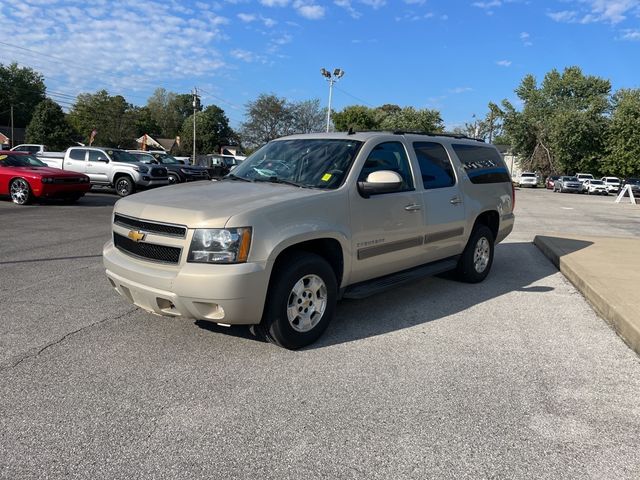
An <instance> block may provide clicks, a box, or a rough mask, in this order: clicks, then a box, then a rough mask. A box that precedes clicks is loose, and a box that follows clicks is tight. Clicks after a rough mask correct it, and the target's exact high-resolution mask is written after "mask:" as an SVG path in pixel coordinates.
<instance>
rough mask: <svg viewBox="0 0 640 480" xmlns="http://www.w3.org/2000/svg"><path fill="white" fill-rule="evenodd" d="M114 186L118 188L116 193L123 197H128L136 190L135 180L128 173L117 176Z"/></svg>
mask: <svg viewBox="0 0 640 480" xmlns="http://www.w3.org/2000/svg"><path fill="white" fill-rule="evenodd" d="M114 187H115V189H116V193H117V194H118V195H120V196H121V197H126V196H127V195H131V194H132V193H134V192H135V191H136V187H135V185H134V183H133V180H132V179H131V177H129V176H128V175H123V176H121V177H118V178H116V181H115V184H114Z"/></svg>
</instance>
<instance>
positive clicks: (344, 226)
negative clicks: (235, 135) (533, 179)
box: [103, 132, 514, 349]
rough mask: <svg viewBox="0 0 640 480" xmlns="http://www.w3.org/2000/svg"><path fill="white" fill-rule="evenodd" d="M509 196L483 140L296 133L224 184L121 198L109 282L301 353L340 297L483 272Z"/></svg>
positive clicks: (508, 221)
mask: <svg viewBox="0 0 640 480" xmlns="http://www.w3.org/2000/svg"><path fill="white" fill-rule="evenodd" d="M203 199H206V201H203ZM177 203H179V205H180V208H176V204H177ZM513 205H514V189H513V185H512V182H511V177H510V175H509V170H508V169H507V167H506V165H505V163H504V161H503V160H502V157H501V156H500V153H499V152H498V150H497V149H496V148H495V147H493V146H492V145H487V144H485V143H484V142H481V141H477V140H474V139H467V138H461V137H460V136H456V137H447V136H443V135H439V136H437V135H426V134H425V135H419V134H408V133H407V134H403V133H399V132H394V133H392V132H386V133H385V132H361V133H353V132H350V133H349V134H347V133H330V134H309V135H296V136H291V137H285V138H281V139H278V140H274V141H272V142H269V143H268V144H267V145H265V146H264V147H262V148H261V149H259V150H258V151H257V152H256V153H254V154H253V155H251V156H250V157H249V158H247V160H245V161H244V162H243V163H242V164H241V165H240V166H238V167H237V168H236V169H235V170H234V171H233V172H232V174H230V175H228V176H227V177H226V178H225V179H224V180H222V181H219V182H197V183H192V184H189V185H184V186H182V188H178V189H158V190H156V191H153V192H147V193H146V194H145V195H141V196H137V198H136V196H134V197H131V198H126V199H122V200H120V201H119V202H118V203H117V204H116V206H115V207H114V217H113V218H114V223H113V226H112V240H111V241H109V242H108V243H107V244H106V245H105V247H104V250H103V258H104V265H105V268H106V274H107V276H108V278H109V280H110V282H111V284H112V286H113V287H114V288H115V289H116V291H117V292H118V293H119V294H121V295H122V296H123V297H124V298H126V299H127V300H128V301H130V302H133V303H135V304H136V305H138V306H140V307H141V308H143V309H146V310H148V311H152V312H154V313H157V314H160V315H167V316H175V317H178V316H182V317H187V318H198V319H206V320H209V321H214V322H218V323H223V324H257V325H259V326H258V329H259V330H261V331H262V332H263V333H264V335H266V337H267V338H269V339H271V340H272V341H273V342H275V343H277V344H278V345H280V346H283V347H286V348H292V349H295V348H300V347H303V346H305V345H308V344H310V343H312V342H313V341H315V340H316V339H317V338H318V337H319V336H320V335H321V334H322V332H323V331H324V330H325V329H326V327H327V325H328V323H329V322H330V321H331V318H332V317H333V315H334V312H335V306H336V302H337V300H338V298H339V297H346V298H354V299H357V298H364V297H367V296H370V295H377V294H380V293H381V292H383V291H384V290H386V289H388V288H390V287H391V286H394V285H399V284H402V283H405V282H410V281H415V280H417V279H419V278H422V277H424V276H426V275H433V274H436V273H442V272H444V271H448V270H455V272H456V275H457V276H458V278H459V279H461V280H463V281H466V282H472V283H475V282H480V281H482V280H484V278H486V276H487V275H488V274H489V271H490V269H491V265H492V262H493V255H494V245H495V244H496V243H498V242H501V241H502V240H503V239H504V238H506V236H507V235H508V234H509V233H510V232H511V230H512V229H513V224H514V215H513ZM142 226H144V227H143V228H142Z"/></svg>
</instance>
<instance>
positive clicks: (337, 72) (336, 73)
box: [320, 68, 344, 133]
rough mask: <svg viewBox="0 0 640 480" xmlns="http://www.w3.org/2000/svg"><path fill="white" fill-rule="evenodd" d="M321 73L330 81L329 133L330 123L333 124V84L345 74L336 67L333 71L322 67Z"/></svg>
mask: <svg viewBox="0 0 640 480" xmlns="http://www.w3.org/2000/svg"><path fill="white" fill-rule="evenodd" d="M320 74H321V75H322V76H323V77H324V78H326V79H327V82H329V106H328V108H327V133H328V132H329V125H330V124H331V99H332V97H333V84H334V83H336V82H337V81H338V80H340V79H341V78H342V77H343V76H344V70H342V69H341V68H336V69H335V70H334V71H333V73H331V72H329V71H328V70H327V69H325V68H321V69H320Z"/></svg>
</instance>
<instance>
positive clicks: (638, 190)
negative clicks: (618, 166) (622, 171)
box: [620, 178, 640, 197]
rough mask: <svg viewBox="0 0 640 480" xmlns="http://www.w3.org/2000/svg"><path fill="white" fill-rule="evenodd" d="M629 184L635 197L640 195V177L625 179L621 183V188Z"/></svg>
mask: <svg viewBox="0 0 640 480" xmlns="http://www.w3.org/2000/svg"><path fill="white" fill-rule="evenodd" d="M627 185H630V186H631V191H632V192H633V196H634V197H637V196H638V195H640V178H626V179H624V181H623V182H622V183H621V184H620V189H623V188H624V187H626V186H627ZM625 196H626V195H625Z"/></svg>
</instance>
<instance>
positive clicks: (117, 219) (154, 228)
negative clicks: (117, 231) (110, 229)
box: [113, 213, 187, 238]
mask: <svg viewBox="0 0 640 480" xmlns="http://www.w3.org/2000/svg"><path fill="white" fill-rule="evenodd" d="M113 223H115V224H116V225H120V226H121V227H125V228H131V229H140V230H143V231H145V232H147V233H155V234H158V235H165V236H167V237H179V238H184V237H185V236H186V234H187V228H186V227H182V226H180V225H172V224H167V223H157V222H149V221H145V220H138V219H137V218H131V217H125V216H124V215H120V214H117V213H116V214H115V215H114V216H113Z"/></svg>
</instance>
